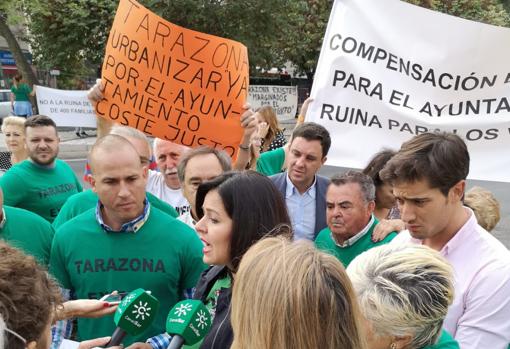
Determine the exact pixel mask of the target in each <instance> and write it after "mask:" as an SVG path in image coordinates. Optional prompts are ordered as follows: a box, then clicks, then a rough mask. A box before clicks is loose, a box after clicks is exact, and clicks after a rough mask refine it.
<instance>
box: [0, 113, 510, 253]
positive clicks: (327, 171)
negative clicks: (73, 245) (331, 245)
mask: <svg viewBox="0 0 510 349" xmlns="http://www.w3.org/2000/svg"><path fill="white" fill-rule="evenodd" d="M283 127H285V128H286V132H285V133H286V135H287V136H288V135H289V134H290V132H291V131H292V129H293V127H294V122H293V121H289V122H284V123H283ZM86 132H87V133H88V134H89V137H85V138H80V137H78V136H76V134H75V133H74V130H72V129H69V128H64V129H59V136H60V139H61V143H60V154H59V156H60V158H62V159H64V160H66V161H67V162H68V163H69V165H70V166H71V167H72V168H73V170H74V172H75V173H76V175H77V176H78V178H80V180H81V181H82V182H83V170H84V169H85V164H86V159H87V154H88V151H89V150H90V148H91V147H92V145H93V144H94V142H95V141H96V137H95V131H94V130H92V131H89V130H86ZM5 150H6V148H5V142H4V136H3V134H1V133H0V151H5ZM346 170H348V169H347V168H342V167H333V166H323V168H322V169H321V171H320V173H321V174H322V175H325V176H328V177H330V176H331V175H333V174H335V173H341V172H344V171H346ZM473 186H480V187H484V188H486V189H488V190H490V191H491V192H492V193H494V195H495V196H496V198H497V199H498V201H499V203H500V205H501V220H500V222H499V224H498V225H497V226H496V228H494V230H493V231H492V233H493V234H494V236H496V237H497V238H498V239H499V240H500V241H501V242H503V244H505V246H506V247H508V248H510V183H503V182H488V181H477V180H468V181H467V187H468V188H467V189H469V188H471V187H473ZM84 187H88V184H86V183H84Z"/></svg>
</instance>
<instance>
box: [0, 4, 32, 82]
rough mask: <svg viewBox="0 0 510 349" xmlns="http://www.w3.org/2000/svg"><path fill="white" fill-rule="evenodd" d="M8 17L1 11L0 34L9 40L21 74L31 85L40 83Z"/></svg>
mask: <svg viewBox="0 0 510 349" xmlns="http://www.w3.org/2000/svg"><path fill="white" fill-rule="evenodd" d="M6 19H7V17H6V15H5V13H3V12H1V11H0V36H3V37H4V38H5V41H7V45H8V46H9V50H10V51H11V53H12V56H13V57H14V60H15V62H16V67H17V68H18V71H19V72H21V74H23V77H24V78H25V80H26V81H27V83H28V84H29V85H30V86H33V85H35V84H39V82H38V81H37V78H36V76H35V74H34V72H33V70H32V67H31V66H30V64H28V61H27V59H26V57H25V55H24V54H23V51H21V47H20V46H19V44H18V40H16V37H15V36H14V34H13V33H12V31H11V29H10V28H9V26H8V25H7V21H6Z"/></svg>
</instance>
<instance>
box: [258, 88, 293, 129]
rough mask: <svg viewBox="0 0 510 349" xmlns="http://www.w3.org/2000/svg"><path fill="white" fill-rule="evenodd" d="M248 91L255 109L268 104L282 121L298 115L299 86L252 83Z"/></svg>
mask: <svg viewBox="0 0 510 349" xmlns="http://www.w3.org/2000/svg"><path fill="white" fill-rule="evenodd" d="M248 93H249V94H248V103H250V105H251V107H252V108H253V109H254V110H256V109H258V108H260V107H264V106H266V105H268V106H270V107H272V108H273V109H274V111H275V113H276V116H277V117H278V120H280V121H281V120H289V119H294V118H295V117H296V111H297V103H298V93H297V86H268V85H250V89H249V91H248Z"/></svg>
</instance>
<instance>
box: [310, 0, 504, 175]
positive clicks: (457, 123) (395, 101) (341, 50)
mask: <svg viewBox="0 0 510 349" xmlns="http://www.w3.org/2000/svg"><path fill="white" fill-rule="evenodd" d="M509 41H510V29H508V28H501V27H495V26H491V25H487V24H482V23H477V22H473V21H467V20H464V19H460V18H456V17H452V16H448V15H444V14H441V13H438V12H433V11H429V10H426V9H423V8H421V7H418V6H414V5H410V4H408V3H405V2H402V1H398V0H377V1H375V0H342V1H335V3H334V5H333V9H332V13H331V17H330V20H329V23H328V28H327V31H326V35H325V37H324V41H323V46H322V50H321V55H320V59H319V63H318V67H317V72H316V74H315V80H314V85H313V89H312V93H311V96H312V97H313V98H314V99H315V101H314V102H313V104H312V105H311V106H310V108H309V110H308V115H307V119H306V120H307V121H315V122H318V123H320V124H322V125H324V126H325V127H326V128H327V129H328V130H329V131H330V132H331V135H332V139H333V142H332V147H331V150H330V153H329V154H328V164H330V165H336V166H345V167H353V168H363V167H365V165H366V164H367V162H368V161H369V159H370V158H371V157H372V156H373V155H374V154H375V153H376V152H378V151H380V150H381V148H383V147H388V148H393V149H395V150H397V149H399V148H400V145H401V144H402V142H405V141H407V140H409V139H410V138H412V137H413V136H414V135H417V134H420V133H423V132H426V131H431V130H436V129H439V130H442V131H449V132H455V133H457V134H458V135H459V136H461V137H462V138H463V139H464V140H465V142H466V144H467V146H468V148H469V152H470V155H471V166H470V175H469V177H470V178H472V179H480V180H490V181H504V182H509V181H510V171H509V170H508V169H509V168H510V156H509V155H508V149H509V148H510V100H509V98H510V97H509V96H510V66H509V64H508V62H510V46H508V45H502V44H501V43H503V42H509Z"/></svg>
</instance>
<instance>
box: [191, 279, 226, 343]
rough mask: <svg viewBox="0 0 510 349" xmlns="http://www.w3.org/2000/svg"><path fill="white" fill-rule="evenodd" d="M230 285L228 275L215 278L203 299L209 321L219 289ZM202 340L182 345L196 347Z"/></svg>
mask: <svg viewBox="0 0 510 349" xmlns="http://www.w3.org/2000/svg"><path fill="white" fill-rule="evenodd" d="M231 286H232V280H231V279H230V276H229V275H227V276H225V277H224V278H222V279H218V280H216V282H215V283H214V285H213V287H212V288H211V290H210V291H209V294H208V295H207V297H206V299H205V307H206V308H207V310H208V311H209V314H211V322H212V321H213V320H214V315H215V314H216V304H218V297H219V296H220V290H221V289H222V288H230V287H231ZM202 342H203V340H201V341H200V342H198V343H195V344H194V345H184V346H183V349H198V348H200V346H201V345H202Z"/></svg>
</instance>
